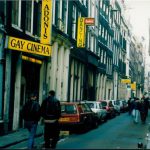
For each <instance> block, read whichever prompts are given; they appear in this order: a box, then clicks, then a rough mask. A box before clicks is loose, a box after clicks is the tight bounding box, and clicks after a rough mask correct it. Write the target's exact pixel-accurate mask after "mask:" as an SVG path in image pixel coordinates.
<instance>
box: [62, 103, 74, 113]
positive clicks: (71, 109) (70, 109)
mask: <svg viewBox="0 0 150 150" xmlns="http://www.w3.org/2000/svg"><path fill="white" fill-rule="evenodd" d="M61 113H65V114H76V113H77V109H76V107H75V105H61Z"/></svg>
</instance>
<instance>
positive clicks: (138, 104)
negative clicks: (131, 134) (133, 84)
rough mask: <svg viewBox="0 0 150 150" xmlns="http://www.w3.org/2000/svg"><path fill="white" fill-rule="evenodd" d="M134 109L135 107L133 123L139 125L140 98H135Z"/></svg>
mask: <svg viewBox="0 0 150 150" xmlns="http://www.w3.org/2000/svg"><path fill="white" fill-rule="evenodd" d="M132 107H133V110H132V116H133V121H134V123H138V118H139V109H140V103H139V98H137V97H135V98H134V101H133V105H132Z"/></svg>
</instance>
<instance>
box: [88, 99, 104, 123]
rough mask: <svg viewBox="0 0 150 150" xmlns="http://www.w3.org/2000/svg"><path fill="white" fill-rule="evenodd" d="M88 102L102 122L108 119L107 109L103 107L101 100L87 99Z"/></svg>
mask: <svg viewBox="0 0 150 150" xmlns="http://www.w3.org/2000/svg"><path fill="white" fill-rule="evenodd" d="M86 103H87V104H88V106H89V107H90V108H91V110H92V111H93V112H95V113H97V115H98V117H99V121H100V122H101V121H106V120H107V111H106V110H105V109H103V108H102V105H101V103H100V102H97V101H86Z"/></svg>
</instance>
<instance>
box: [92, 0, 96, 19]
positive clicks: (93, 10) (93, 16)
mask: <svg viewBox="0 0 150 150" xmlns="http://www.w3.org/2000/svg"><path fill="white" fill-rule="evenodd" d="M94 12H95V9H94V1H91V17H92V18H95V14H94Z"/></svg>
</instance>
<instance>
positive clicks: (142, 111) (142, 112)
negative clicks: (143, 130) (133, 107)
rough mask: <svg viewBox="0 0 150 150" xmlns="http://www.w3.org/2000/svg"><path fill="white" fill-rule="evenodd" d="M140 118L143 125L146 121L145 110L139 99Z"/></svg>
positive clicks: (142, 102)
mask: <svg viewBox="0 0 150 150" xmlns="http://www.w3.org/2000/svg"><path fill="white" fill-rule="evenodd" d="M140 117H141V121H142V123H143V124H145V121H146V109H145V103H144V99H141V101H140Z"/></svg>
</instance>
